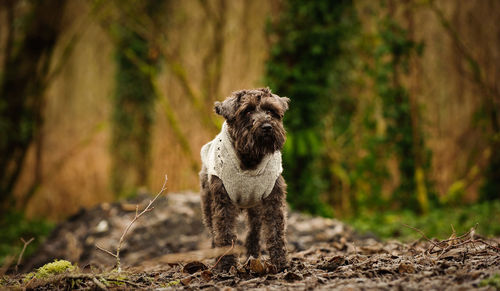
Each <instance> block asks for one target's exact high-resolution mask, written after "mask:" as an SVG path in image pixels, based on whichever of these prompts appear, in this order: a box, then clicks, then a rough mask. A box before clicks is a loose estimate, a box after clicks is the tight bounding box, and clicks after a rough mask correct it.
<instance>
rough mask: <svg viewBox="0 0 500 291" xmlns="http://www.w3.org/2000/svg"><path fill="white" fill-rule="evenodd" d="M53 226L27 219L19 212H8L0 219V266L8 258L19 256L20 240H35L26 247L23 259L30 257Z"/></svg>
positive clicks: (38, 220) (48, 223) (43, 221)
mask: <svg viewBox="0 0 500 291" xmlns="http://www.w3.org/2000/svg"><path fill="white" fill-rule="evenodd" d="M53 227H54V225H53V224H52V223H50V222H48V221H46V220H41V219H27V218H26V217H25V216H24V215H23V214H22V213H21V212H17V211H9V212H7V213H5V215H2V216H1V218H0V229H1V230H2V231H0V266H1V265H3V263H4V262H5V259H6V258H7V257H8V256H13V257H17V256H19V254H20V252H21V249H22V247H23V243H22V242H21V240H20V239H21V238H24V239H25V240H29V239H30V238H32V237H33V238H35V240H34V241H33V242H32V243H31V244H29V245H28V247H27V249H26V251H25V253H24V257H25V258H26V257H28V256H29V255H31V254H32V253H33V252H34V251H35V250H36V248H37V246H38V245H39V244H40V243H41V242H42V241H43V238H44V237H46V236H47V235H48V234H49V232H50V231H51V230H52V228H53Z"/></svg>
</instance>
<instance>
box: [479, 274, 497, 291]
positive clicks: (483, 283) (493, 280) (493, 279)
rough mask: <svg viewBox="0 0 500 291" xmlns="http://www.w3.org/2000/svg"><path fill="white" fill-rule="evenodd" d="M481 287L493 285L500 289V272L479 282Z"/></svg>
mask: <svg viewBox="0 0 500 291" xmlns="http://www.w3.org/2000/svg"><path fill="white" fill-rule="evenodd" d="M479 285H480V286H481V287H486V286H492V287H494V288H496V289H497V290H500V274H495V275H493V276H491V277H489V278H487V279H484V280H482V281H481V283H479Z"/></svg>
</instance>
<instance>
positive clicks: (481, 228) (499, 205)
mask: <svg viewBox="0 0 500 291" xmlns="http://www.w3.org/2000/svg"><path fill="white" fill-rule="evenodd" d="M498 221H500V200H496V201H493V202H483V203H479V204H473V205H466V206H454V207H441V208H434V209H432V210H431V211H430V212H429V213H428V214H427V215H417V214H415V213H414V212H413V211H409V210H403V211H386V212H378V211H372V212H368V211H366V212H363V213H361V214H359V215H357V216H355V217H352V218H350V219H349V220H348V222H349V223H351V224H352V225H353V227H354V228H355V229H356V230H357V231H359V232H361V233H373V234H375V235H377V236H379V237H381V238H400V239H402V240H406V241H408V240H414V239H417V238H419V237H420V234H419V233H418V232H416V231H415V230H413V229H410V228H408V227H406V226H404V225H403V224H406V225H409V226H412V227H415V228H418V229H420V230H422V231H423V232H424V233H425V234H426V235H427V237H436V238H439V239H445V238H448V237H449V236H450V235H451V233H452V229H451V225H453V227H454V228H455V230H456V232H457V235H458V234H462V233H465V232H467V231H468V230H469V229H470V228H471V227H474V226H475V225H476V224H477V229H476V233H478V234H480V235H485V236H499V235H500V224H498V223H497V222H498Z"/></svg>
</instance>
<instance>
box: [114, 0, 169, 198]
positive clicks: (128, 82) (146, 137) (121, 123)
mask: <svg viewBox="0 0 500 291" xmlns="http://www.w3.org/2000/svg"><path fill="white" fill-rule="evenodd" d="M166 2H167V1H147V2H143V1H133V0H131V1H120V2H116V3H115V6H114V7H115V8H116V9H117V10H118V15H117V17H116V19H115V21H114V23H112V24H111V25H110V30H111V31H110V32H111V36H112V37H113V39H114V40H115V45H116V51H115V60H116V64H117V70H116V83H115V92H114V94H113V114H112V140H111V156H112V169H111V185H112V189H113V192H114V193H115V195H116V196H117V197H129V196H133V195H135V194H136V193H137V189H138V187H140V186H145V185H147V182H148V177H149V168H150V165H151V156H150V150H151V132H152V125H153V122H154V108H155V107H154V105H155V100H156V97H157V96H156V95H157V92H156V89H155V85H154V83H153V82H154V80H155V77H156V74H157V68H158V62H159V56H158V54H159V53H158V49H157V48H156V46H155V43H154V41H153V40H154V34H155V31H157V30H158V29H159V27H157V26H154V24H158V23H157V22H155V20H156V19H157V18H158V17H163V16H164V14H163V13H165V3H166ZM146 28H150V29H151V33H148V34H147V35H145V33H144V30H145V29H146ZM147 36H149V37H147Z"/></svg>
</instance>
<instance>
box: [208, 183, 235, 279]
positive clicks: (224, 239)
mask: <svg viewBox="0 0 500 291" xmlns="http://www.w3.org/2000/svg"><path fill="white" fill-rule="evenodd" d="M210 191H211V192H212V195H213V211H212V214H213V219H212V224H213V231H214V239H215V246H216V247H225V246H231V245H232V244H233V243H234V244H235V243H236V232H235V225H236V218H237V216H238V208H237V207H236V205H235V204H234V203H233V202H232V201H231V198H229V195H228V194H227V192H226V189H225V188H224V185H223V184H222V180H221V179H219V178H218V177H216V176H212V181H211V182H210ZM234 265H236V257H235V255H226V256H224V257H222V258H221V260H220V262H219V264H218V266H217V267H218V268H219V270H223V271H227V270H229V269H230V268H231V266H234Z"/></svg>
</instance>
